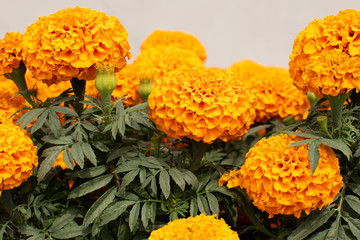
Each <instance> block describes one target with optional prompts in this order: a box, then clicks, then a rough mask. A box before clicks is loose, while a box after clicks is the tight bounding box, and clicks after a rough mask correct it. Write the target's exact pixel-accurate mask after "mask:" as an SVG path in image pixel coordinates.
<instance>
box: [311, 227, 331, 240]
mask: <svg viewBox="0 0 360 240" xmlns="http://www.w3.org/2000/svg"><path fill="white" fill-rule="evenodd" d="M328 232H329V230H328V229H326V230H324V231H321V232H318V233H316V234H314V236H312V237H310V238H309V240H326V239H325V238H326V235H327V233H328Z"/></svg>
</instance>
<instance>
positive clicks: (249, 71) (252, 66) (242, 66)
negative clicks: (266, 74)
mask: <svg viewBox="0 0 360 240" xmlns="http://www.w3.org/2000/svg"><path fill="white" fill-rule="evenodd" d="M264 69H265V67H264V66H262V65H260V64H258V63H256V62H254V61H252V60H241V61H238V62H236V63H234V64H232V65H231V66H230V67H229V70H230V71H232V72H234V73H235V74H236V75H237V76H238V77H239V78H240V79H241V80H242V81H244V82H246V81H247V80H248V79H249V78H251V77H252V76H254V75H256V74H258V73H259V72H262V71H264Z"/></svg>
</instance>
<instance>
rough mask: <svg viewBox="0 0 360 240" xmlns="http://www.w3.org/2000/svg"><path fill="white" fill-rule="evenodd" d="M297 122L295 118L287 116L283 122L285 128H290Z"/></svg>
mask: <svg viewBox="0 0 360 240" xmlns="http://www.w3.org/2000/svg"><path fill="white" fill-rule="evenodd" d="M295 122H296V121H295V118H294V116H287V117H286V118H284V120H283V123H284V124H285V126H289V125H291V124H294V123H295Z"/></svg>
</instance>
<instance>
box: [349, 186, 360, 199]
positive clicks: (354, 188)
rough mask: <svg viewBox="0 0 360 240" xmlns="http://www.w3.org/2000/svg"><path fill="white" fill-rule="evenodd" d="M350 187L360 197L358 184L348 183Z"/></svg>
mask: <svg viewBox="0 0 360 240" xmlns="http://www.w3.org/2000/svg"><path fill="white" fill-rule="evenodd" d="M348 187H349V188H350V189H351V190H352V191H353V192H354V193H355V194H356V195H358V196H360V185H359V184H356V183H348Z"/></svg>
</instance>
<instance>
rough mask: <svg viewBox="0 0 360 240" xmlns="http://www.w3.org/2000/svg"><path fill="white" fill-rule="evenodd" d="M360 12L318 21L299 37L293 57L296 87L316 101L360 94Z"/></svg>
mask: <svg viewBox="0 0 360 240" xmlns="http://www.w3.org/2000/svg"><path fill="white" fill-rule="evenodd" d="M359 62H360V12H358V11H356V10H354V9H347V10H344V11H340V12H339V13H338V14H337V15H335V16H334V15H330V16H327V17H325V18H324V19H323V20H320V19H316V20H314V21H312V22H310V23H309V25H308V26H307V27H306V28H305V29H304V30H303V31H301V32H300V33H299V35H298V36H297V38H296V40H295V42H294V46H293V51H292V53H291V55H290V62H289V67H290V69H289V71H290V76H291V77H292V78H293V79H294V84H295V85H296V86H297V87H298V88H299V89H301V90H302V91H303V92H307V91H310V92H314V93H315V95H316V96H317V97H320V98H321V97H323V94H325V95H331V96H337V95H338V94H340V93H345V92H347V91H350V90H352V89H356V91H357V92H358V91H359V90H360V69H359Z"/></svg>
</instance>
